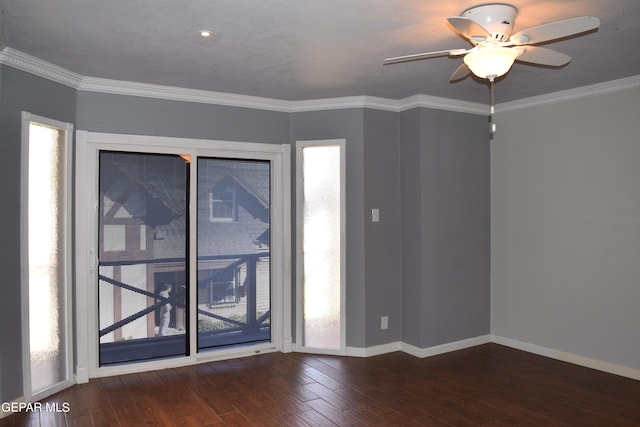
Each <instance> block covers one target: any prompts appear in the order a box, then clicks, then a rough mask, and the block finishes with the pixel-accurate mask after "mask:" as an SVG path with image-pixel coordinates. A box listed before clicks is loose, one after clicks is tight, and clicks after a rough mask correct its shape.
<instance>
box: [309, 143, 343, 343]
mask: <svg viewBox="0 0 640 427" xmlns="http://www.w3.org/2000/svg"><path fill="white" fill-rule="evenodd" d="M343 143H344V141H337V142H336V141H334V142H332V141H320V142H299V143H298V171H299V173H298V182H299V187H298V199H299V205H298V218H299V228H298V231H299V232H301V234H302V236H301V239H300V241H301V244H300V245H299V249H298V254H299V257H300V259H301V263H300V264H299V265H298V269H299V277H300V280H299V282H300V283H301V289H299V295H301V297H302V301H301V305H302V310H301V311H302V318H301V319H300V320H299V322H300V323H301V328H300V330H301V334H302V336H299V339H300V341H301V343H302V346H303V347H305V348H310V349H320V350H328V351H341V350H343V349H344V285H343V283H344V262H343V259H344V227H343V218H344V172H343V168H344V162H343ZM300 291H301V292H300ZM300 341H299V342H300Z"/></svg>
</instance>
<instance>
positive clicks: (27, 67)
mask: <svg viewBox="0 0 640 427" xmlns="http://www.w3.org/2000/svg"><path fill="white" fill-rule="evenodd" d="M0 64H4V65H9V66H10V67H13V68H16V69H18V70H22V71H26V72H27V73H30V74H34V75H36V76H38V77H43V78H45V79H47V80H51V81H53V82H56V83H60V84H63V85H65V86H70V87H72V88H76V89H77V88H78V87H79V85H80V82H81V81H82V76H81V75H80V74H76V73H74V72H72V71H69V70H67V69H65V68H62V67H58V66H57V65H54V64H51V63H50V62H47V61H43V60H42V59H39V58H36V57H35V56H31V55H27V54H26V53H23V52H20V51H19V50H16V49H12V48H10V47H5V48H4V49H2V50H1V51H0Z"/></svg>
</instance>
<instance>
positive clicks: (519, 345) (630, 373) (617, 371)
mask: <svg viewBox="0 0 640 427" xmlns="http://www.w3.org/2000/svg"><path fill="white" fill-rule="evenodd" d="M491 342H493V343H496V344H500V345H504V346H507V347H511V348H515V349H517V350H522V351H526V352H528V353H533V354H537V355H539V356H544V357H549V358H551V359H556V360H560V361H562V362H568V363H572V364H574V365H578V366H584V367H586V368H591V369H596V370H598V371H602V372H607V373H610V374H614V375H620V376H622V377H627V378H632V379H634V380H640V369H635V368H630V367H628V366H622V365H618V364H615V363H611V362H606V361H604V360H598V359H592V358H590V357H585V356H580V355H578V354H573V353H567V352H564V351H560V350H555V349H552V348H548V347H542V346H539V345H536V344H531V343H527V342H523V341H518V340H514V339H510V338H505V337H501V336H499V335H491Z"/></svg>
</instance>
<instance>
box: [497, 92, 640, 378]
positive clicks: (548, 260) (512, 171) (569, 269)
mask: <svg viewBox="0 0 640 427" xmlns="http://www.w3.org/2000/svg"><path fill="white" fill-rule="evenodd" d="M496 120H497V123H498V133H497V134H496V139H495V140H494V143H493V147H492V159H491V162H492V302H491V303H492V318H491V329H492V333H493V334H495V335H499V336H503V337H506V338H509V339H513V340H519V341H523V342H526V343H530V344H535V345H538V346H542V347H546V348H550V349H556V350H560V351H563V352H568V353H573V354H577V355H580V356H585V357H589V358H592V359H597V360H601V361H605V362H610V363H614V364H618V365H622V366H626V367H631V368H635V369H640V333H639V332H638V331H639V330H640V329H639V328H640V309H639V307H640V262H639V261H640V137H639V135H640V88H634V89H627V90H626V91H624V92H618V93H612V94H607V95H601V96H597V97H590V98H585V99H580V100H573V101H566V102H563V103H558V104H553V105H545V106H539V107H530V108H526V109H521V110H514V111H511V112H504V113H499V114H498V115H497V118H496Z"/></svg>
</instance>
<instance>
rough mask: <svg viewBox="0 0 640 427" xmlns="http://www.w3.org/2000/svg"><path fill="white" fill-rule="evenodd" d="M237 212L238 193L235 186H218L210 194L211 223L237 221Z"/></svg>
mask: <svg viewBox="0 0 640 427" xmlns="http://www.w3.org/2000/svg"><path fill="white" fill-rule="evenodd" d="M236 212H237V203H236V191H235V187H234V186H233V185H228V184H222V185H218V186H217V187H215V188H214V189H213V190H211V191H210V192H209V221H211V222H225V221H228V222H231V221H237V220H238V217H237V214H236Z"/></svg>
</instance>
